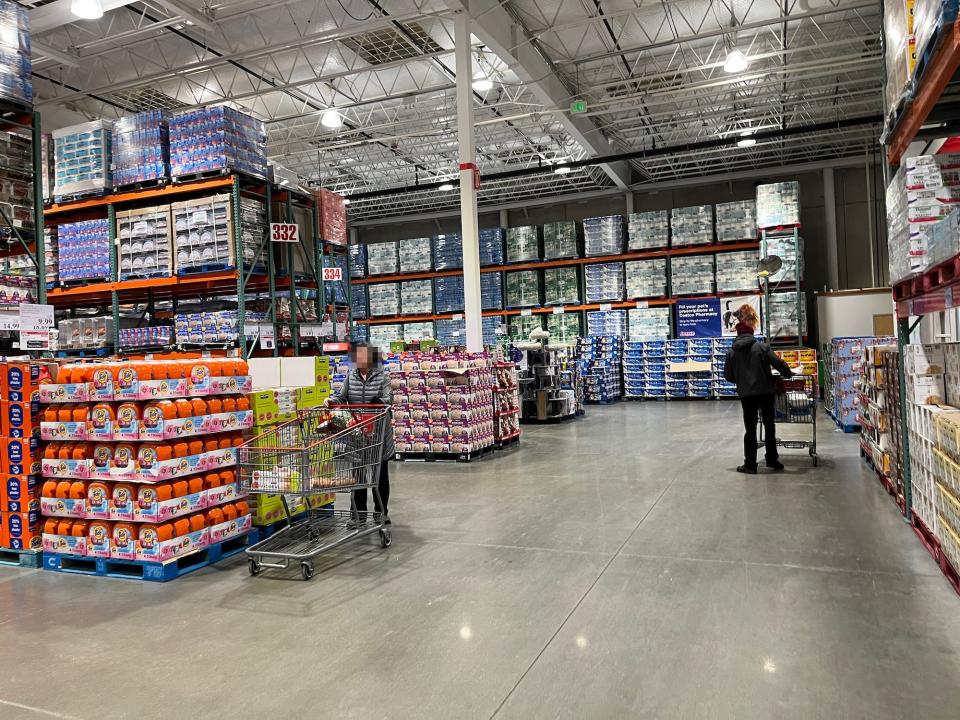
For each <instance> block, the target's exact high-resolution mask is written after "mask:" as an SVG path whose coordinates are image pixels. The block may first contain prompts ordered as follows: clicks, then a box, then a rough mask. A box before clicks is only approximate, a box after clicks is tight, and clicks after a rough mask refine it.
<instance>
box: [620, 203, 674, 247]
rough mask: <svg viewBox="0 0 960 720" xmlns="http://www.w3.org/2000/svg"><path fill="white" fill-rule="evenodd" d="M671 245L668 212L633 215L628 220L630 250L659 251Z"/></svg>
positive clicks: (628, 244) (656, 211)
mask: <svg viewBox="0 0 960 720" xmlns="http://www.w3.org/2000/svg"><path fill="white" fill-rule="evenodd" d="M669 244H670V213H669V212H668V211H667V210H653V211H651V212H641V213H632V214H631V215H630V216H629V218H628V220H627V249H628V250H659V249H661V248H665V247H667V246H668V245H669Z"/></svg>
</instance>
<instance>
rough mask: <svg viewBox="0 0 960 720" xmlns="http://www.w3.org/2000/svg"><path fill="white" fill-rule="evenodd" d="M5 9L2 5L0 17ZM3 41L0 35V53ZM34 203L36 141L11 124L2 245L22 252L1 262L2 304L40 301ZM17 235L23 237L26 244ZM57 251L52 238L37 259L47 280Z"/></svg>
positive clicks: (0, 187)
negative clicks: (34, 251)
mask: <svg viewBox="0 0 960 720" xmlns="http://www.w3.org/2000/svg"><path fill="white" fill-rule="evenodd" d="M2 12H3V11H2V9H0V18H2ZM0 28H2V19H0ZM15 37H16V35H14V38H15ZM2 44H3V43H2V39H0V54H2ZM2 65H3V59H2V57H0V66H2ZM2 82H3V80H0V84H2ZM0 94H2V90H0ZM34 207H35V197H34V176H33V142H32V139H31V137H30V135H29V129H28V128H18V127H17V126H15V125H13V124H11V125H8V126H6V127H5V128H3V129H2V130H0V247H3V248H4V249H6V250H8V251H9V252H19V253H21V254H14V255H10V256H9V257H7V258H6V259H5V260H4V262H3V265H2V266H0V307H2V308H9V307H10V306H17V305H20V304H21V303H24V302H27V303H34V302H36V301H37V293H38V278H37V276H38V267H37V264H35V263H34V259H33V257H32V256H31V255H30V254H29V253H28V252H27V250H26V248H25V247H24V245H29V244H31V243H32V242H33V241H34V239H35V237H36V227H35V226H36V220H35V216H34ZM54 234H55V231H54ZM44 236H45V237H49V233H44ZM18 237H19V238H20V239H22V240H23V243H24V244H23V245H21V244H20V242H19V240H18ZM55 253H56V242H53V251H52V252H51V251H50V249H49V247H47V248H46V249H45V252H44V255H45V258H39V259H38V262H39V263H43V264H42V265H40V267H42V268H45V269H46V272H45V276H46V277H45V281H46V282H51V281H52V282H55V281H56V277H57V275H56V273H57V263H56V254H55ZM45 259H46V262H44V260H45ZM51 260H52V262H51ZM40 282H44V280H41V281H40Z"/></svg>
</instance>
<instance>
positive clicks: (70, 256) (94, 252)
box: [57, 219, 110, 284]
mask: <svg viewBox="0 0 960 720" xmlns="http://www.w3.org/2000/svg"><path fill="white" fill-rule="evenodd" d="M57 247H58V250H59V255H58V258H59V261H58V267H57V272H58V275H59V277H60V282H61V283H71V284H73V283H74V281H88V280H109V279H110V223H109V221H108V220H106V219H102V220H83V221H81V222H76V223H65V224H63V225H58V226H57Z"/></svg>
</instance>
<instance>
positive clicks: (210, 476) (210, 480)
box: [203, 472, 220, 490]
mask: <svg viewBox="0 0 960 720" xmlns="http://www.w3.org/2000/svg"><path fill="white" fill-rule="evenodd" d="M216 487H220V475H218V474H217V473H215V472H211V473H207V474H206V475H204V476H203V489H204V490H212V489H213V488H216Z"/></svg>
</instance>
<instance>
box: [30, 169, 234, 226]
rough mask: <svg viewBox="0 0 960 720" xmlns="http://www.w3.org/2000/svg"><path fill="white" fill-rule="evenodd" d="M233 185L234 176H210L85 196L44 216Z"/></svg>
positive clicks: (46, 212)
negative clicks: (202, 178) (146, 187)
mask: <svg viewBox="0 0 960 720" xmlns="http://www.w3.org/2000/svg"><path fill="white" fill-rule="evenodd" d="M232 185H233V177H232V176H230V175H228V176H225V177H218V178H210V179H208V180H197V181H195V182H185V183H172V184H170V185H165V186H164V187H162V188H152V189H149V190H138V191H136V192H122V193H112V194H107V195H102V196H100V197H93V198H85V199H83V200H74V201H73V202H68V203H62V204H54V205H51V206H50V207H48V208H47V209H46V210H44V211H43V215H44V217H54V216H60V215H68V214H70V213H76V212H81V211H83V210H92V209H95V208H100V207H106V206H107V205H119V204H122V203H128V202H138V201H141V200H158V201H159V200H162V199H163V198H165V197H176V196H177V195H187V194H190V193H195V192H203V191H204V190H219V189H223V188H228V187H231V186H232Z"/></svg>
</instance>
